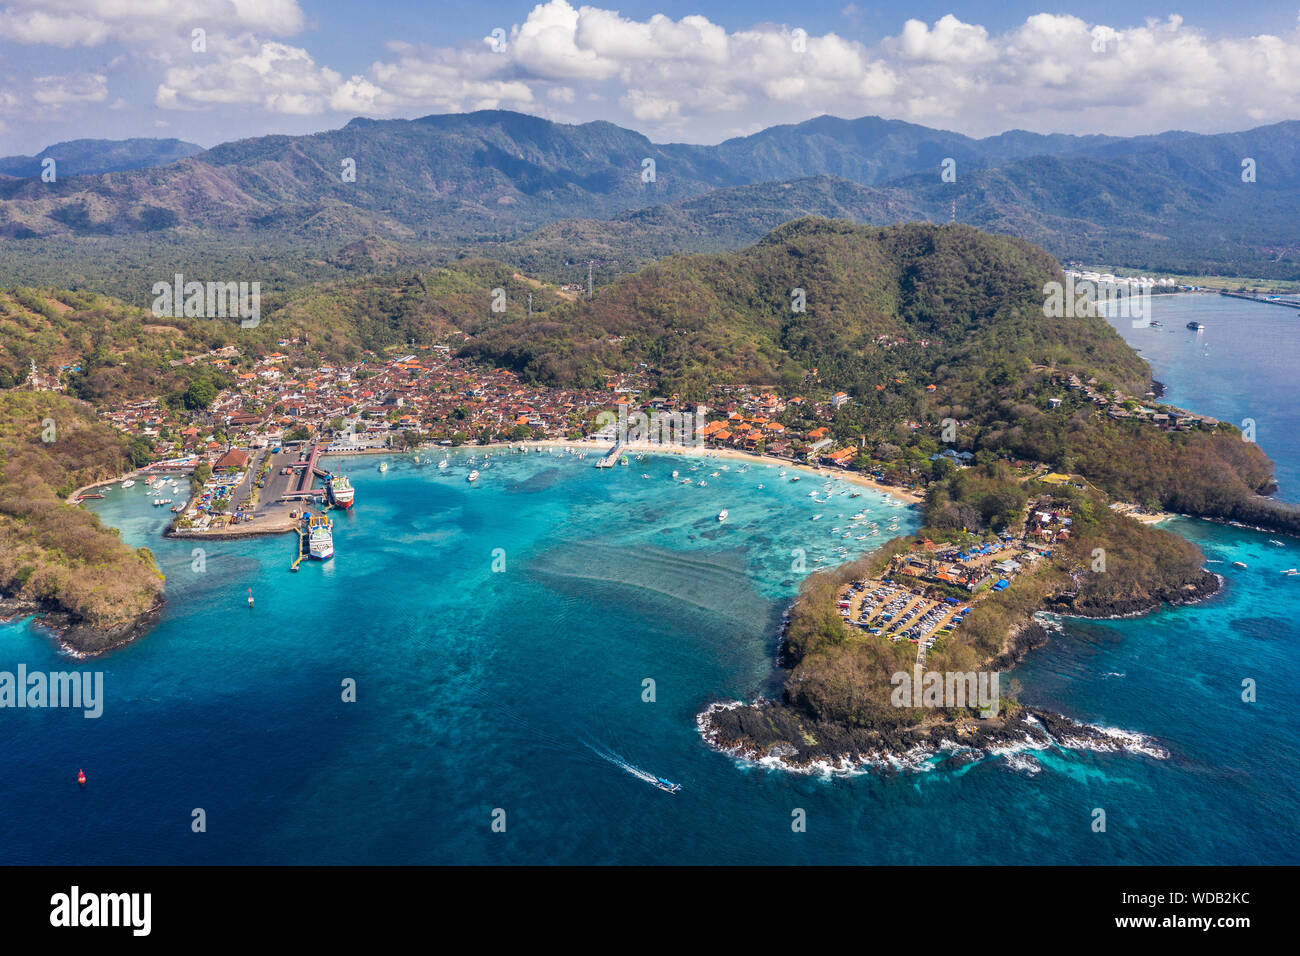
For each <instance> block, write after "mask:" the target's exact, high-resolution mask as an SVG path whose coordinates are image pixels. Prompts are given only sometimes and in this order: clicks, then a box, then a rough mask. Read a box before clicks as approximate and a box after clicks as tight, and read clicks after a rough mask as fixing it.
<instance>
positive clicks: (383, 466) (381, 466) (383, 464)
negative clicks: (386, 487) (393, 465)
mask: <svg viewBox="0 0 1300 956" xmlns="http://www.w3.org/2000/svg"><path fill="white" fill-rule="evenodd" d="M387 470H388V462H386V461H381V462H380V463H379V471H380V473H383V472H385V471H387Z"/></svg>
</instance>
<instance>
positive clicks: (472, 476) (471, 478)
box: [465, 470, 478, 481]
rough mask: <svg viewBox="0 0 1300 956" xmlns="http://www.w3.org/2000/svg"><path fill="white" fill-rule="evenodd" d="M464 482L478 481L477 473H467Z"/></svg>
mask: <svg viewBox="0 0 1300 956" xmlns="http://www.w3.org/2000/svg"><path fill="white" fill-rule="evenodd" d="M465 480H466V481H478V471H477V470H475V471H471V472H470V473H469V477H468V478H466V479H465Z"/></svg>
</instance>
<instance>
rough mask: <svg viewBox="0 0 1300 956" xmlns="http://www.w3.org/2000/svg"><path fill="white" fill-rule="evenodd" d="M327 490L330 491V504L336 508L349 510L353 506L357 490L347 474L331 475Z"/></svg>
mask: <svg viewBox="0 0 1300 956" xmlns="http://www.w3.org/2000/svg"><path fill="white" fill-rule="evenodd" d="M325 490H326V491H327V492H329V499H330V504H332V505H333V506H334V507H335V508H342V509H343V510H344V511H347V510H348V509H349V508H351V507H352V501H353V499H354V498H355V496H356V492H355V491H354V490H353V488H352V482H350V481H348V478H347V475H331V476H330V477H329V479H328V481H327V483H326V485H325Z"/></svg>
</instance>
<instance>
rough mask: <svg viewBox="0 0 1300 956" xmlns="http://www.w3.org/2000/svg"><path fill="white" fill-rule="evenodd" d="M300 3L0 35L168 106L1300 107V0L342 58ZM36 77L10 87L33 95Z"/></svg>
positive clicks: (948, 118) (689, 116)
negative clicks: (326, 58) (204, 39)
mask: <svg viewBox="0 0 1300 956" xmlns="http://www.w3.org/2000/svg"><path fill="white" fill-rule="evenodd" d="M795 12H796V13H797V10H796V11H795ZM842 12H843V13H844V14H845V16H850V17H851V16H856V15H858V14H860V13H861V10H860V9H858V8H857V7H855V6H854V5H853V4H849V5H848V6H847V7H845V8H844V10H843V11H842ZM305 23H306V18H305V17H304V15H303V12H302V10H301V8H300V7H299V0H0V40H9V41H12V42H14V43H16V44H19V45H35V44H43V45H52V46H58V47H65V48H67V47H79V46H80V47H90V46H97V45H101V44H113V43H116V44H118V45H120V46H121V48H122V51H123V52H122V54H121V55H119V56H117V57H114V58H112V59H109V60H108V63H109V65H108V66H103V65H100V66H97V67H96V68H95V69H94V70H92V71H90V72H91V73H92V74H95V75H98V74H100V73H104V74H107V76H108V78H109V79H110V80H112V79H114V78H115V77H116V76H117V75H118V73H119V72H124V71H126V70H133V71H139V70H141V69H142V64H144V67H143V68H144V69H146V70H148V69H152V70H153V71H154V72H153V74H152V75H154V76H156V77H157V78H158V83H157V88H156V92H155V97H154V102H155V105H157V106H158V107H160V108H164V109H177V110H193V109H225V110H227V111H234V110H238V109H245V108H249V107H252V108H256V109H260V110H262V111H265V112H268V113H278V114H289V115H314V114H320V113H330V112H333V113H338V114H343V115H356V114H362V115H376V116H384V115H420V114H423V113H431V112H457V111H463V110H472V109H481V108H486V107H493V108H505V109H516V110H521V111H525V112H533V113H538V114H541V115H554V114H552V112H551V111H552V110H554V109H557V108H560V109H565V110H566V111H569V112H572V113H573V114H574V115H573V116H572V117H570V116H568V115H566V117H565V118H566V119H573V120H575V121H581V120H583V119H596V118H601V119H609V120H612V121H614V122H621V123H623V124H625V125H634V126H636V127H637V128H638V129H640V130H641V131H642V132H645V133H647V134H648V135H651V136H652V137H656V138H661V139H664V138H673V139H685V140H691V141H696V142H712V141H716V140H717V139H718V137H719V136H721V135H723V134H724V133H725V132H727V131H731V130H738V129H750V128H754V127H756V126H770V125H773V124H775V123H788V122H798V121H800V120H804V119H807V118H809V117H811V116H815V115H818V114H822V113H830V114H835V115H840V116H848V117H853V116H862V115H867V114H880V115H883V116H886V117H891V118H899V119H906V120H910V121H913V122H918V123H927V124H930V125H941V126H945V127H949V128H956V129H959V130H961V131H962V132H966V133H971V134H973V135H985V134H988V133H993V132H999V131H1001V130H1004V129H1007V128H1010V127H1016V126H1018V127H1024V128H1030V129H1040V130H1061V131H1067V132H1113V133H1136V132H1152V131H1156V130H1161V129H1169V128H1179V127H1181V128H1191V129H1202V130H1214V129H1230V128H1240V127H1241V126H1242V125H1244V123H1243V120H1248V121H1249V122H1250V123H1252V124H1255V123H1261V122H1269V121H1275V120H1280V119H1286V118H1294V117H1296V116H1300V28H1297V26H1296V23H1293V22H1290V17H1289V16H1288V17H1287V18H1286V21H1284V22H1279V25H1278V30H1277V32H1276V33H1274V34H1260V35H1257V36H1224V35H1211V34H1209V33H1207V32H1205V31H1203V30H1199V29H1197V28H1195V27H1194V26H1189V25H1187V24H1186V23H1185V22H1184V21H1183V20H1182V18H1180V17H1178V16H1171V17H1168V18H1166V19H1164V20H1147V21H1144V22H1142V23H1140V24H1138V25H1135V26H1123V25H1114V24H1098V23H1091V22H1089V21H1087V20H1084V19H1082V18H1080V17H1077V16H1072V15H1069V14H1050V13H1039V14H1035V15H1032V16H1029V17H1027V18H1026V19H1025V20H1024V21H1023V22H1022V23H1019V24H1016V25H1014V26H1012V27H1010V28H1009V29H1006V30H1004V31H1002V32H998V33H994V32H990V30H989V29H988V28H987V27H986V26H983V25H981V24H978V23H968V22H964V21H963V20H961V19H960V18H958V17H957V16H954V15H952V14H949V15H946V16H943V17H940V18H939V19H938V20H936V21H934V22H930V23H926V22H922V21H921V20H917V19H907V20H904V21H902V22H900V23H899V24H898V27H897V32H896V34H895V35H893V36H888V37H886V38H884V39H883V40H881V41H880V42H879V43H874V44H865V43H862V42H859V41H856V40H852V39H848V38H845V37H841V36H838V35H837V34H835V33H831V32H828V33H825V34H821V35H808V34H807V33H805V32H803V31H801V30H798V29H797V24H788V25H783V24H773V23H760V24H755V25H752V26H748V27H744V28H741V29H732V30H729V29H727V28H725V27H723V26H721V25H719V24H716V23H713V22H712V21H710V20H709V19H708V18H707V17H704V16H699V15H690V16H683V17H681V18H679V19H673V18H672V17H669V16H665V15H663V14H654V15H651V16H648V17H647V18H645V19H636V18H635V17H630V16H625V15H623V14H622V13H620V12H618V11H616V10H613V9H607V8H603V7H598V6H575V5H574V4H573V3H571V2H569V0H545V2H541V3H537V5H536V6H533V7H532V8H531V10H529V12H528V13H527V15H526V17H525V18H524V19H523V21H522V22H520V23H517V24H514V25H509V26H507V25H506V24H504V23H503V24H502V25H501V26H500V27H499V29H500V30H501V31H502V33H501V34H499V36H503V37H504V39H505V43H504V45H501V44H499V43H496V42H495V40H493V37H492V36H491V35H489V36H487V37H484V38H483V39H482V42H480V41H479V40H478V39H475V40H474V41H472V42H466V43H464V44H463V45H461V46H456V47H453V46H443V47H438V46H430V45H425V44H420V43H412V42H407V41H395V42H392V43H390V44H389V45H388V52H387V53H385V54H384V55H383V56H382V57H381V58H380V60H379V61H378V62H375V63H373V64H371V65H370V67H369V68H367V69H365V70H361V71H354V70H351V69H349V70H348V71H347V72H346V73H343V72H338V71H336V70H334V69H331V67H330V65H329V64H325V63H318V62H316V60H315V59H314V58H313V56H312V54H311V53H310V52H309V45H308V44H307V43H306V42H302V43H299V42H298V41H295V45H291V44H290V43H289V42H287V40H286V38H288V37H291V36H293V35H294V34H297V33H299V32H301V31H302V30H303V29H304V27H305ZM193 27H202V28H204V29H205V30H207V32H208V49H207V52H206V53H203V54H193V53H191V51H190V30H191V29H192V28H193ZM485 32H487V33H489V34H491V33H492V32H493V31H492V30H486V31H485ZM1102 41H1104V44H1103V43H1102ZM1099 46H1100V49H1098V47H1099ZM38 89H39V87H38V85H37V84H34V83H33V84H29V85H28V88H26V89H18V90H15V91H14V92H15V93H16V94H17V95H18V96H19V97H20V98H21V99H22V100H23V102H24V103H25V104H30V103H32V102H38V101H37V100H36V99H35V97H36V95H37V92H38ZM90 92H91V93H93V91H90ZM44 95H46V96H47V97H50V96H53V97H56V98H57V97H58V96H59V95H60V94H59V93H58V92H50V91H48V90H47V91H46V92H45V94H44ZM105 96H106V93H105ZM78 101H84V102H99V100H94V99H91V98H90V96H89V95H87V94H86V93H85V92H83V94H82V95H81V98H80V100H78V97H77V96H75V95H70V96H67V97H66V98H65V99H64V100H63V101H62V103H61V104H60V105H65V104H66V105H69V106H71V105H72V104H75V103H76V102H78ZM52 105H53V104H52Z"/></svg>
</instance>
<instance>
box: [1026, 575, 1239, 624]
mask: <svg viewBox="0 0 1300 956" xmlns="http://www.w3.org/2000/svg"><path fill="white" fill-rule="evenodd" d="M1222 587H1223V576H1222V575H1220V574H1215V573H1214V572H1213V571H1204V572H1202V574H1201V576H1200V577H1199V578H1198V579H1197V580H1196V581H1194V582H1190V583H1188V584H1184V585H1183V586H1182V587H1179V588H1157V589H1155V590H1153V591H1150V592H1148V593H1147V594H1145V595H1141V596H1134V597H1132V598H1129V599H1127V600H1123V601H1115V600H1110V601H1106V602H1105V603H1094V604H1084V605H1083V606H1080V605H1078V604H1077V603H1075V602H1073V601H1068V602H1067V601H1061V600H1057V599H1053V598H1048V599H1047V601H1046V602H1045V604H1044V607H1042V608H1040V609H1039V610H1041V611H1046V612H1048V613H1049V614H1060V615H1064V616H1066V617H1078V618H1083V619H1085V620H1097V621H1105V620H1118V619H1120V618H1126V617H1141V616H1142V615H1144V614H1150V613H1151V612H1152V611H1154V610H1157V609H1158V608H1160V607H1161V606H1162V605H1166V604H1167V605H1169V606H1170V607H1178V606H1180V605H1184V604H1199V603H1200V602H1201V601H1204V600H1205V599H1206V598H1210V597H1213V596H1214V595H1215V594H1218V593H1219V590H1220V589H1221V588H1222Z"/></svg>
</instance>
